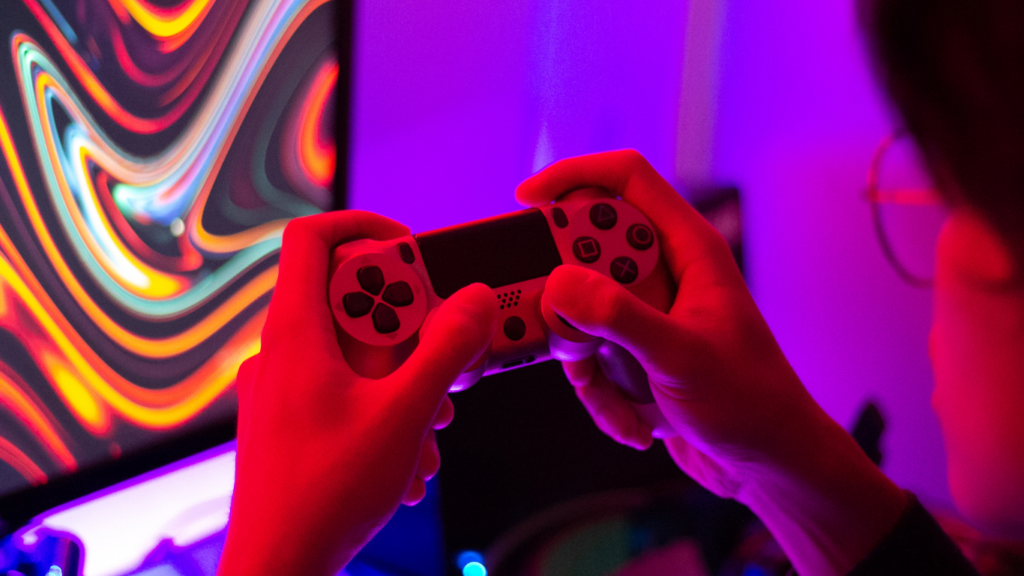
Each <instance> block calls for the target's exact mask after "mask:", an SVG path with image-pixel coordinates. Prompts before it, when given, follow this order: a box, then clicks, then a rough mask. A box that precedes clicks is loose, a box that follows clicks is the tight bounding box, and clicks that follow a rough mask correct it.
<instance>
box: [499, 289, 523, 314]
mask: <svg viewBox="0 0 1024 576" xmlns="http://www.w3.org/2000/svg"><path fill="white" fill-rule="evenodd" d="M522 293H523V291H522V290H513V291H511V292H505V293H504V294H496V296H497V297H498V300H500V301H501V305H500V306H498V309H499V310H504V309H505V308H511V307H513V306H519V298H520V296H521V295H522Z"/></svg>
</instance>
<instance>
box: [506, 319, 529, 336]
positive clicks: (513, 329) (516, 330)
mask: <svg viewBox="0 0 1024 576" xmlns="http://www.w3.org/2000/svg"><path fill="white" fill-rule="evenodd" d="M504 332H505V336H507V337H508V339H509V340H522V339H523V336H526V322H523V319H522V318H520V317H519V316H509V318H508V320H505V326H504Z"/></svg>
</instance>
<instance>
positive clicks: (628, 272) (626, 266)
mask: <svg viewBox="0 0 1024 576" xmlns="http://www.w3.org/2000/svg"><path fill="white" fill-rule="evenodd" d="M611 272H612V278H615V281H616V282H618V283H619V284H629V283H630V282H632V281H633V280H636V277H637V274H638V273H639V272H638V270H637V267H636V262H634V261H633V259H632V258H630V257H628V256H620V257H618V258H616V259H615V260H612V270H611Z"/></svg>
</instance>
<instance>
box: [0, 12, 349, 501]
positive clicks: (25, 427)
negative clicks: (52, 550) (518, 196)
mask: <svg viewBox="0 0 1024 576" xmlns="http://www.w3.org/2000/svg"><path fill="white" fill-rule="evenodd" d="M334 14H335V6H334V5H333V2H331V1H329V0H0V41H2V43H3V50H0V495H2V494H6V493H10V492H13V491H15V490H19V489H22V488H25V487H28V486H32V485H39V484H43V483H46V482H47V481H48V480H49V479H52V478H54V477H57V476H60V475H63V474H67V473H72V472H74V471H76V470H78V469H82V468H84V467H88V466H90V465H92V464H95V463H97V462H101V461H104V460H107V459H110V458H112V457H118V456H120V455H121V454H122V453H130V452H131V451H133V450H138V449H139V448H141V447H143V446H146V445H148V444H150V443H152V442H154V441H157V440H162V439H165V438H168V437H170V436H173V435H178V434H182V433H186V432H187V431H189V430H192V429H195V428H198V427H200V426H203V425H206V424H211V423H215V422H218V421H223V420H224V419H225V418H228V417H230V416H231V415H232V414H233V413H234V411H235V406H236V397H235V394H234V391H233V385H234V383H233V381H234V376H235V373H236V371H237V368H238V365H239V364H240V363H241V362H242V361H243V360H244V359H245V358H247V357H249V356H251V355H252V354H254V353H256V352H258V350H259V335H260V330H261V328H262V324H263V321H264V318H265V315H266V309H267V304H268V302H269V297H270V294H271V291H272V288H273V286H274V282H275V279H276V274H277V254H278V251H279V248H280V242H281V233H282V231H283V229H284V226H285V224H286V223H287V221H288V220H289V219H290V218H293V217H297V216H302V215H307V214H313V213H316V212H320V211H322V210H325V209H329V208H331V206H332V204H333V202H334V198H333V192H332V191H333V180H334V169H335V138H334V126H335V121H334V118H335V107H336V103H335V90H336V83H337V79H338V74H339V72H338V70H339V67H338V55H337V49H336V46H335V37H336V32H335V17H334Z"/></svg>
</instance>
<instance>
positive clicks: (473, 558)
mask: <svg viewBox="0 0 1024 576" xmlns="http://www.w3.org/2000/svg"><path fill="white" fill-rule="evenodd" d="M473 562H476V563H477V564H480V565H483V563H484V557H483V555H482V554H480V553H479V552H477V551H476V550H466V551H465V552H462V553H460V554H459V555H458V556H457V557H456V558H455V565H456V566H458V567H459V570H463V569H465V567H466V565H468V564H471V563H473Z"/></svg>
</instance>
